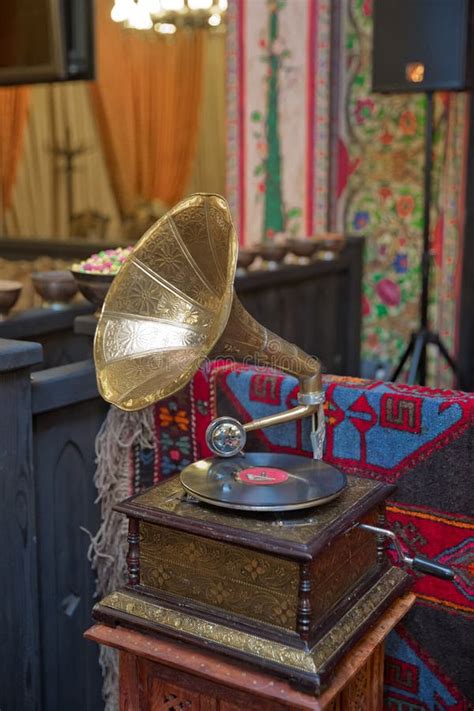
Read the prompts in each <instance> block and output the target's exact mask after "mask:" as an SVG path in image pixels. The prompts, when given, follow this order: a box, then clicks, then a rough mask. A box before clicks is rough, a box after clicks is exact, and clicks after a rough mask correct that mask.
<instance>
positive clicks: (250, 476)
mask: <svg viewBox="0 0 474 711" xmlns="http://www.w3.org/2000/svg"><path fill="white" fill-rule="evenodd" d="M236 479H238V481H241V482H242V483H243V484H249V485H250V486H274V485H275V484H283V482H285V481H287V480H288V472H285V471H284V470H283V469H275V467H248V469H242V470H241V471H240V472H239V473H238V474H237V475H236Z"/></svg>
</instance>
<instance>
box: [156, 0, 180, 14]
mask: <svg viewBox="0 0 474 711" xmlns="http://www.w3.org/2000/svg"><path fill="white" fill-rule="evenodd" d="M161 6H162V8H163V10H167V11H168V12H180V11H181V10H183V9H184V0H161Z"/></svg>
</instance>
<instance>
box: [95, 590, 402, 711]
mask: <svg viewBox="0 0 474 711" xmlns="http://www.w3.org/2000/svg"><path fill="white" fill-rule="evenodd" d="M414 600H415V596H414V595H413V594H411V593H408V594H406V595H404V596H403V597H402V598H399V599H398V600H397V601H396V602H394V603H393V604H392V606H391V607H390V608H389V609H388V610H387V611H386V612H385V613H384V614H383V615H382V617H381V618H380V620H379V621H378V623H377V624H376V626H375V627H374V628H373V629H372V630H371V631H370V632H369V633H368V634H366V635H365V637H363V638H362V640H361V641H360V642H358V643H357V644H356V645H355V646H354V647H353V649H352V650H351V651H350V652H349V653H348V654H347V655H346V656H345V657H344V658H343V660H342V661H341V663H340V664H339V665H338V667H337V669H336V671H335V673H334V676H333V679H332V683H331V684H330V686H329V687H328V688H327V689H326V690H325V691H324V692H323V693H322V695H321V696H319V697H315V696H311V695H308V694H305V693H302V692H301V691H296V690H295V689H293V688H292V687H291V686H290V684H289V683H288V682H286V681H282V680H280V679H278V678H277V677H275V676H272V675H271V674H268V673H265V672H261V671H258V670H257V669H256V668H255V667H250V666H248V665H244V664H239V663H236V662H234V661H230V660H228V659H226V658H225V657H223V656H218V655H216V654H213V653H208V652H205V651H202V650H198V649H196V648H194V647H191V646H189V645H187V644H184V643H180V642H176V641H171V640H167V639H165V638H157V637H152V636H151V635H146V634H142V633H141V632H135V631H132V630H129V629H125V628H123V627H115V628H113V627H109V626H107V625H102V624H98V625H94V627H92V628H91V629H90V630H88V631H87V632H86V634H85V636H86V637H87V638H88V639H91V640H93V641H95V642H98V643H99V644H105V645H107V646H109V647H115V648H116V649H118V650H119V651H120V711H170V710H171V709H174V710H176V711H178V710H179V711H243V710H244V709H245V711H296V709H308V710H309V709H311V710H312V711H322V710H323V709H326V710H327V711H356V709H364V711H381V709H382V708H383V705H382V692H383V664H384V641H385V638H386V637H387V635H388V633H389V632H390V630H392V629H393V627H395V625H396V624H397V623H398V622H399V621H400V620H401V619H402V617H403V616H404V615H405V614H406V613H407V612H408V610H409V609H410V607H411V606H412V605H413V602H414Z"/></svg>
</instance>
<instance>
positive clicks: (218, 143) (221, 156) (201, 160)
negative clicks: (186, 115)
mask: <svg viewBox="0 0 474 711" xmlns="http://www.w3.org/2000/svg"><path fill="white" fill-rule="evenodd" d="M225 132H226V35H225V34H224V33H208V35H207V39H206V43H205V45H204V71H203V99H202V103H201V111H200V116H199V134H198V145H197V150H196V158H195V160H194V163H193V168H192V173H191V177H190V180H189V182H188V185H187V187H186V193H187V194H189V193H194V192H210V193H220V194H221V195H223V194H224V193H225V161H226V145H225V141H226V133H225Z"/></svg>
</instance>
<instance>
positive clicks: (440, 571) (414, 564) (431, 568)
mask: <svg viewBox="0 0 474 711" xmlns="http://www.w3.org/2000/svg"><path fill="white" fill-rule="evenodd" d="M359 528H363V529H364V531H370V532H371V533H376V534H378V535H379V536H385V537H386V538H390V540H391V541H392V542H393V545H394V547H395V550H396V552H397V556H398V560H399V561H400V562H401V563H404V564H405V565H407V566H408V567H409V568H412V569H413V570H417V571H418V572H420V573H424V574H425V575H433V576H434V577H435V578H442V579H443V580H452V579H453V578H454V570H453V569H452V568H448V566H447V565H441V564H440V563H436V562H435V561H434V560H431V559H430V558H425V556H422V555H416V556H414V557H413V558H410V556H408V555H406V553H404V552H403V550H402V547H401V545H400V542H399V540H398V538H397V536H396V534H395V533H394V532H393V531H390V529H388V528H379V526H371V525H369V524H368V523H359Z"/></svg>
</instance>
